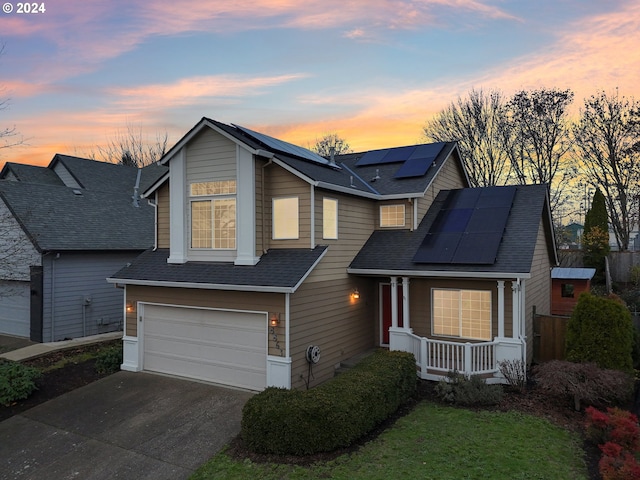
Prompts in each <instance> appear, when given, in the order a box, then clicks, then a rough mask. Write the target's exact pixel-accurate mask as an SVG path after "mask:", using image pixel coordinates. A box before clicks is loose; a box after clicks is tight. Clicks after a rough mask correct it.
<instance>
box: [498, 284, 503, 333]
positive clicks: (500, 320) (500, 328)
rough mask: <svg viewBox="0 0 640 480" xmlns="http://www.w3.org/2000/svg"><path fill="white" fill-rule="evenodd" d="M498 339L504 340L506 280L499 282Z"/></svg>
mask: <svg viewBox="0 0 640 480" xmlns="http://www.w3.org/2000/svg"><path fill="white" fill-rule="evenodd" d="M498 338H504V280H498Z"/></svg>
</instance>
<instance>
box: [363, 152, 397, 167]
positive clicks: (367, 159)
mask: <svg viewBox="0 0 640 480" xmlns="http://www.w3.org/2000/svg"><path fill="white" fill-rule="evenodd" d="M388 153H389V150H388V149H384V150H373V151H371V152H366V153H365V154H364V155H363V156H362V158H361V159H360V160H358V163H356V167H364V166H367V165H379V164H380V163H381V161H382V159H383V158H384V157H385V156H386V155H387V154H388Z"/></svg>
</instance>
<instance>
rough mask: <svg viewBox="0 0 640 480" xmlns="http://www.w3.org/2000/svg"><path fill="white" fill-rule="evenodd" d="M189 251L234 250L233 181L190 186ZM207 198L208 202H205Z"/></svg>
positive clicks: (234, 188) (234, 198) (234, 191)
mask: <svg viewBox="0 0 640 480" xmlns="http://www.w3.org/2000/svg"><path fill="white" fill-rule="evenodd" d="M190 187H191V189H190V193H191V196H192V197H197V200H191V248H201V249H219V250H233V249H235V248H236V197H235V194H236V181H235V180H221V181H213V182H199V183H192V184H191V186H190ZM206 197H210V198H206Z"/></svg>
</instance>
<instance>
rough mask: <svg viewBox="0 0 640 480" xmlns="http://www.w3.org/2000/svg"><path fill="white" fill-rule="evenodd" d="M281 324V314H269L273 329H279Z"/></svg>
mask: <svg viewBox="0 0 640 480" xmlns="http://www.w3.org/2000/svg"><path fill="white" fill-rule="evenodd" d="M279 324H280V314H279V313H271V314H269V325H271V326H272V327H277V326H278V325H279Z"/></svg>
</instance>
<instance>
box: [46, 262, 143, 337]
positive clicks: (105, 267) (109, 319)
mask: <svg viewBox="0 0 640 480" xmlns="http://www.w3.org/2000/svg"><path fill="white" fill-rule="evenodd" d="M139 253H140V252H128V253H122V252H115V253H108V252H107V253H105V252H101V253H64V252H62V253H60V256H59V257H57V255H56V254H50V255H47V256H45V259H44V265H43V275H44V278H43V292H42V296H43V303H42V306H43V326H42V330H43V331H42V338H43V340H44V341H45V342H50V341H58V340H63V339H65V338H76V337H82V336H83V335H97V334H100V333H107V332H113V331H117V330H121V329H122V306H123V299H124V292H123V290H122V289H119V288H115V287H114V286H113V285H112V284H110V283H107V280H106V279H107V277H110V276H111V275H113V274H114V273H115V272H117V271H118V270H120V269H121V268H123V267H124V266H125V265H126V264H127V263H129V262H132V261H133V260H134V259H135V257H136V256H137V255H138V254H139ZM85 298H88V299H90V302H88V304H87V305H85ZM83 321H84V325H83ZM52 327H53V332H52Z"/></svg>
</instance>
